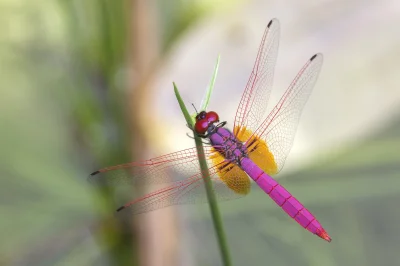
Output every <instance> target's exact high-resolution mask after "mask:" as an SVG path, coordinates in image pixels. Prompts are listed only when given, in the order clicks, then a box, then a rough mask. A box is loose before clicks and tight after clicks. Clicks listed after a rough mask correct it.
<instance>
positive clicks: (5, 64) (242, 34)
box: [0, 0, 400, 266]
mask: <svg viewBox="0 0 400 266" xmlns="http://www.w3.org/2000/svg"><path fill="white" fill-rule="evenodd" d="M273 17H277V18H278V19H279V20H280V22H281V35H282V37H281V45H280V47H281V48H280V52H279V56H278V65H277V69H276V72H275V73H276V78H275V91H274V92H273V97H272V99H271V101H276V100H277V99H278V97H279V96H280V95H281V94H282V93H283V91H284V90H285V88H286V87H287V86H288V84H289V82H290V81H291V79H292V78H293V77H294V76H295V74H296V73H297V71H298V70H299V69H300V67H301V66H302V65H303V64H304V63H305V62H306V60H307V59H308V58H309V57H310V56H311V55H313V54H314V53H316V52H322V53H324V56H325V63H324V66H323V69H322V73H321V75H320V78H319V80H318V82H317V85H316V88H315V90H314V92H313V95H312V97H311V98H310V100H309V102H308V104H307V107H306V109H305V110H304V113H303V116H302V119H301V122H300V125H299V129H298V133H297V135H296V139H295V143H294V147H293V150H292V152H291V154H290V156H289V158H288V160H287V162H286V165H285V170H284V171H283V172H282V173H281V174H280V175H278V178H280V182H281V183H282V184H283V185H284V186H285V187H286V188H287V189H288V190H289V191H291V192H292V193H293V194H294V195H295V196H296V197H297V198H298V199H299V200H300V201H302V202H303V203H304V204H305V205H306V206H307V207H308V208H309V209H310V210H311V211H312V212H313V213H314V214H316V216H317V217H318V219H319V221H320V222H321V223H322V224H323V225H324V227H325V229H326V230H327V231H328V232H329V234H330V235H331V237H332V238H333V241H332V243H330V244H328V243H325V242H323V241H322V240H321V239H318V238H317V237H316V236H313V235H312V234H310V233H309V232H307V231H306V230H304V229H302V228H300V227H299V226H298V225H297V224H296V223H295V222H293V221H292V220H291V219H289V218H288V217H287V215H286V214H284V213H283V212H282V211H281V210H280V208H278V207H277V206H276V205H275V204H274V203H273V202H272V201H271V200H270V199H269V198H268V197H267V196H266V195H265V194H264V193H263V192H261V191H260V190H259V189H258V188H257V187H254V189H253V192H252V193H251V194H250V195H249V196H247V197H246V198H244V199H240V200H235V201H229V202H224V203H221V204H220V209H221V212H222V215H223V220H224V224H225V226H226V227H225V230H226V233H227V237H228V242H229V246H230V251H231V254H232V259H233V263H234V265H327V266H330V265H341V266H342V265H371V266H372V265H400V260H399V259H398V254H397V252H398V250H399V249H400V242H399V240H398V239H399V238H400V209H399V207H398V202H400V90H399V85H398V84H399V82H400V77H399V75H398V69H399V63H398V62H400V48H399V47H400V34H398V27H397V26H396V25H399V23H400V4H399V3H397V2H396V1H389V0H387V1H380V2H377V1H346V2H345V1H332V0H326V1H319V2H317V3H316V2H315V1H301V3H300V2H298V1H294V0H293V1H261V0H257V1H256V0H254V1H244V0H242V1H224V0H219V1H200V0H197V1H196V0H192V1H182V0H171V1H162V0H158V1H156V0H154V1H139V0H138V1H134V0H120V1H111V0H108V1H107V0H96V1H95V0H87V1H79V0H58V1H54V0H53V1H50V0H42V1H23V0H12V1H11V0H1V1H0V21H1V23H0V47H1V49H0V70H1V71H0V86H1V90H2V94H1V97H0V110H1V112H0V143H1V146H0V147H1V148H0V158H1V159H0V173H1V186H0V199H1V205H0V217H1V218H0V236H1V240H0V245H1V246H0V265H174V266H176V265H185V266H187V265H213V266H214V265H221V260H220V255H219V254H218V247H217V244H216V239H215V236H214V230H213V227H212V223H211V220H210V214H209V211H208V206H207V205H198V206H197V205H196V206H189V205H186V206H179V207H170V208H165V209H162V210H158V211H155V212H152V213H149V214H144V215H139V216H138V217H133V218H132V217H128V218H127V217H124V219H121V217H114V215H113V211H114V209H115V208H116V207H118V206H119V205H120V204H121V203H123V202H125V201H126V200H129V199H131V198H134V194H135V193H137V191H131V188H125V189H120V190H117V191H115V190H114V189H103V190H101V191H99V190H95V189H93V188H92V187H90V186H89V185H88V183H87V182H86V177H87V175H88V174H89V173H90V172H92V171H93V170H95V169H98V168H101V167H105V166H109V165H114V164H119V163H124V162H129V161H132V160H138V159H146V158H150V157H153V156H157V155H160V154H163V153H167V152H173V151H175V150H178V149H183V148H189V147H192V146H193V145H194V144H193V140H191V139H190V138H187V137H186V136H185V133H186V132H188V129H187V128H186V127H185V122H184V119H183V117H182V115H181V113H180V110H179V107H178V105H177V102H176V100H175V98H174V97H175V96H174V95H173V90H172V81H176V82H177V85H178V87H179V89H180V90H181V92H182V96H183V97H184V98H185V100H187V104H190V103H191V102H193V103H195V105H197V106H198V105H199V103H200V100H201V99H202V96H203V95H202V94H203V93H204V88H205V87H206V85H207V84H208V81H209V79H210V77H211V75H212V70H213V67H214V62H215V60H216V58H217V55H218V54H219V53H220V54H221V55H222V59H221V60H222V61H221V64H220V72H219V76H218V78H217V82H216V87H215V91H214V94H213V96H212V99H211V103H210V109H213V110H215V111H217V112H219V113H220V116H221V117H223V118H224V120H225V117H226V120H227V121H228V123H230V124H232V123H231V122H232V119H233V116H234V113H235V108H236V107H237V104H238V102H239V99H240V97H241V92H242V91H243V88H244V85H245V83H246V81H247V78H248V76H249V74H250V71H251V67H252V64H253V62H254V59H255V56H256V51H257V48H258V45H259V41H260V39H261V35H262V33H263V30H264V27H265V26H266V24H267V23H268V21H269V20H270V19H271V18H273ZM222 106H223V107H222ZM271 106H272V105H271V104H270V106H269V107H271Z"/></svg>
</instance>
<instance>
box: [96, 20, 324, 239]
mask: <svg viewBox="0 0 400 266" xmlns="http://www.w3.org/2000/svg"><path fill="white" fill-rule="evenodd" d="M279 28H280V27H279V22H278V20H276V19H273V20H271V21H270V22H269V23H268V26H267V28H266V30H265V32H264V35H263V38H262V41H261V46H260V48H259V50H258V54H257V58H256V62H255V65H254V68H253V71H252V73H251V75H250V79H249V81H248V82H247V85H246V88H245V91H244V93H243V96H242V98H241V100H240V103H239V107H238V109H237V112H236V116H235V122H234V127H233V130H232V131H231V130H229V129H227V128H225V127H224V126H225V124H226V122H222V123H220V122H219V117H218V114H217V113H216V112H212V111H209V112H207V111H205V110H203V111H201V112H200V113H198V114H197V116H196V123H195V126H194V128H193V132H194V134H197V135H198V136H200V137H202V138H204V139H205V140H208V141H209V144H210V145H208V146H206V147H205V156H206V158H205V159H206V160H207V163H208V166H209V169H208V170H209V173H210V177H211V181H212V183H213V190H214V192H215V194H216V197H217V198H218V199H219V200H228V199H234V198H239V197H242V196H244V195H246V194H248V193H249V192H250V188H251V181H250V178H251V179H252V180H253V181H254V182H255V183H256V184H257V185H258V186H259V187H260V188H261V189H262V190H264V191H265V193H267V194H268V195H269V196H270V197H271V198H272V199H273V200H274V201H275V202H276V204H278V205H279V206H280V207H281V208H282V209H283V210H284V211H285V212H286V213H287V214H288V215H289V216H290V217H292V218H293V219H294V220H295V221H296V222H297V223H299V224H300V225H301V226H302V227H304V228H305V229H307V230H308V231H310V232H311V233H313V234H316V235H318V236H319V237H321V238H322V239H324V240H326V241H329V242H330V241H331V238H330V236H329V235H328V233H327V232H326V231H325V230H324V228H323V227H322V226H321V224H320V223H319V222H318V221H317V219H316V218H315V216H314V215H313V214H311V212H310V211H308V210H307V209H306V208H305V207H304V206H303V204H301V203H300V202H299V201H298V200H297V199H296V198H295V197H293V196H292V194H290V193H289V192H288V191H287V190H286V189H285V188H284V187H283V186H281V185H280V184H279V183H278V182H277V181H275V180H274V179H273V178H272V177H271V175H274V174H277V173H278V172H279V171H280V170H281V169H282V167H283V165H284V162H285V159H286V156H287V155H288V153H289V151H290V149H291V146H292V143H293V138H294V135H295V131H296V128H297V123H298V121H299V118H300V115H301V111H302V109H303V107H304V105H305V103H306V101H307V99H308V97H309V95H310V93H311V91H312V88H313V87H314V85H315V83H316V81H317V78H318V75H319V72H320V69H321V66H322V62H323V59H322V54H316V55H314V56H312V57H311V58H310V59H309V60H308V61H307V63H306V64H305V65H304V66H303V68H302V69H301V70H300V72H299V73H298V74H297V76H296V77H295V78H294V80H293V82H292V83H291V84H290V86H289V88H288V89H287V90H286V92H285V93H284V94H283V96H282V98H281V99H280V101H279V102H278V103H277V105H276V106H275V107H274V108H273V110H272V111H271V113H270V114H269V115H268V116H267V117H266V118H265V119H264V120H263V121H262V122H261V119H262V117H263V115H264V113H265V111H266V107H267V104H266V103H267V101H268V98H269V96H270V92H271V88H272V81H273V76H274V67H275V63H276V58H277V54H278V46H279V34H280V33H279V32H280V29H279ZM260 122H261V123H260ZM174 169H175V170H179V171H181V172H183V173H184V176H186V177H187V178H186V179H184V180H177V181H172V180H173V176H172V175H173V170H174ZM249 177H250V178H249ZM89 180H90V181H91V182H95V183H100V184H107V185H116V184H121V183H129V184H134V185H139V184H141V183H142V184H143V183H146V184H149V183H172V184H171V185H169V186H167V187H165V188H163V189H160V190H157V191H155V192H153V193H150V194H147V195H145V196H143V197H140V198H137V199H135V200H133V201H131V202H129V203H127V204H125V205H124V206H122V207H120V208H119V209H118V210H117V211H122V210H126V209H130V210H131V211H132V212H133V213H134V214H137V213H143V212H148V211H152V210H156V209H159V208H163V207H166V206H170V205H175V204H187V203H198V202H205V201H206V200H207V198H206V196H205V194H206V193H205V189H204V181H203V177H202V174H201V172H200V167H199V163H198V157H197V151H196V148H191V149H186V150H181V151H178V152H174V153H170V154H167V155H163V156H160V157H156V158H153V159H150V160H146V161H140V162H131V163H127V164H121V165H117V166H112V167H107V168H103V169H100V170H98V171H95V172H93V173H92V174H91V175H90V177H89Z"/></svg>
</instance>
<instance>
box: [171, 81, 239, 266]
mask: <svg viewBox="0 0 400 266" xmlns="http://www.w3.org/2000/svg"><path fill="white" fill-rule="evenodd" d="M173 85H174V91H175V95H176V98H177V100H178V102H179V106H180V107H181V110H182V113H183V115H184V117H185V119H186V122H187V123H188V125H189V126H190V127H191V128H193V123H194V121H193V118H192V117H191V116H190V115H189V112H188V111H187V109H186V107H185V104H184V103H183V100H182V98H181V96H180V94H179V91H178V88H177V87H176V85H175V83H173ZM194 140H195V143H196V149H197V156H198V159H199V163H200V169H201V174H202V176H203V178H204V185H205V188H206V192H207V199H208V205H209V206H210V211H211V217H212V221H213V224H214V229H215V231H216V233H217V240H218V244H219V249H220V252H221V256H222V261H223V263H224V265H225V266H230V265H231V258H230V255H229V249H228V244H227V241H226V236H225V230H224V227H223V224H222V219H221V214H220V212H219V208H218V204H217V200H216V197H215V194H214V190H213V185H212V183H211V179H210V174H209V172H208V165H207V162H206V160H205V155H204V148H203V143H202V141H201V139H200V138H199V137H198V136H196V135H194Z"/></svg>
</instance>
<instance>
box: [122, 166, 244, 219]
mask: <svg viewBox="0 0 400 266" xmlns="http://www.w3.org/2000/svg"><path fill="white" fill-rule="evenodd" d="M223 169H225V170H223ZM229 169H235V170H234V171H235V172H236V173H237V174H238V175H237V176H235V175H233V174H232V171H230V170H229ZM238 169H240V168H239V167H237V166H235V165H233V164H230V163H226V165H225V166H223V165H222V164H221V166H219V167H217V166H215V167H211V168H210V169H209V171H210V180H211V182H212V187H213V190H214V193H215V195H216V198H217V199H218V200H220V201H222V200H231V199H237V198H240V197H243V196H244V195H246V194H247V193H248V192H249V190H250V181H249V179H248V177H247V175H246V174H245V173H244V172H243V171H242V170H238ZM239 171H240V172H239ZM226 176H229V178H225V177H226ZM243 176H245V177H246V179H247V180H246V179H243ZM227 180H229V183H227ZM204 182H205V181H204V179H203V177H202V175H201V174H200V173H198V174H195V175H193V176H191V177H189V178H187V179H185V180H181V181H176V182H174V183H173V184H172V185H171V186H168V187H165V188H163V189H159V190H157V191H155V192H153V193H150V194H147V195H145V196H143V197H141V198H138V199H136V200H134V201H131V202H129V203H127V204H125V205H124V206H121V207H120V208H119V209H117V211H121V210H125V209H127V210H129V211H130V212H132V213H133V214H139V213H144V212H149V211H153V210H156V209H160V208H164V207H167V206H170V205H178V204H194V203H204V202H207V196H206V195H207V193H206V190H205V184H204ZM228 186H229V187H228ZM233 187H234V188H236V190H237V191H235V190H234V189H232V188H233ZM243 187H246V189H243ZM244 190H246V193H238V192H240V191H244Z"/></svg>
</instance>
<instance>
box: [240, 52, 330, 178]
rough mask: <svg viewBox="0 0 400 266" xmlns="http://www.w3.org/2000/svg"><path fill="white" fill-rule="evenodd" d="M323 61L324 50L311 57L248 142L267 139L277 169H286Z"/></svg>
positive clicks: (250, 143)
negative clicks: (296, 133) (302, 113)
mask: <svg viewBox="0 0 400 266" xmlns="http://www.w3.org/2000/svg"><path fill="white" fill-rule="evenodd" d="M322 63H323V56H322V54H316V55H314V56H313V57H311V58H310V60H309V61H308V62H307V63H306V64H305V65H304V66H303V68H302V69H301V70H300V72H299V73H298V74H297V76H296V77H295V79H294V80H293V81H292V83H291V84H290V86H289V88H288V89H287V90H286V92H285V93H284V94H283V96H282V98H281V99H280V100H279V102H278V104H277V105H276V106H275V107H274V109H273V110H272V111H271V113H270V114H269V115H268V117H267V118H266V119H265V120H264V122H263V123H262V124H261V125H260V126H259V127H258V129H257V130H256V131H255V132H254V133H253V135H252V136H251V137H250V138H249V139H248V140H247V142H246V145H248V146H251V145H253V143H255V142H256V141H257V139H262V140H264V141H265V143H266V144H267V148H268V150H269V151H270V152H271V153H272V155H273V157H274V158H273V160H274V161H275V163H276V165H277V172H279V171H280V170H281V169H282V167H283V165H284V163H285V160H286V157H287V155H288V154H289V151H290V149H291V147H292V144H293V139H294V135H295V132H296V129H297V124H298V121H299V119H300V115H301V112H302V110H303V107H304V105H305V103H306V102H307V100H308V97H309V96H310V94H311V91H312V89H313V87H314V85H315V83H316V81H317V78H318V75H319V72H320V70H321V67H322ZM277 172H276V173H277Z"/></svg>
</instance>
